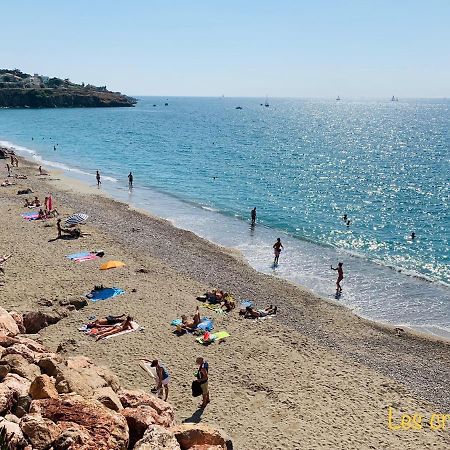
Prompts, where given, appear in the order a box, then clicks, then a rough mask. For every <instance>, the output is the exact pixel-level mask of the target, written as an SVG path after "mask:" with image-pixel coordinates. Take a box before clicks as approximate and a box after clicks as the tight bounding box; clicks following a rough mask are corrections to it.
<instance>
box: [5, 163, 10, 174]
mask: <svg viewBox="0 0 450 450" xmlns="http://www.w3.org/2000/svg"><path fill="white" fill-rule="evenodd" d="M6 168H7V169H8V177H10V176H11V167H9V164H6Z"/></svg>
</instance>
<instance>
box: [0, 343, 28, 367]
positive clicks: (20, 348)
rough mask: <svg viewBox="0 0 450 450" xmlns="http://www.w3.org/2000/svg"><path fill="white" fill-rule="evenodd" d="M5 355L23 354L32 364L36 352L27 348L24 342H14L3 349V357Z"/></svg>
mask: <svg viewBox="0 0 450 450" xmlns="http://www.w3.org/2000/svg"><path fill="white" fill-rule="evenodd" d="M6 355H20V356H23V357H24V358H25V359H26V360H27V361H28V362H29V363H31V364H33V363H34V359H35V357H36V353H35V352H34V351H33V350H31V349H30V348H28V347H27V346H26V345H25V344H20V343H18V344H14V345H11V346H10V347H7V348H5V349H4V350H3V358H4V357H5V356H6Z"/></svg>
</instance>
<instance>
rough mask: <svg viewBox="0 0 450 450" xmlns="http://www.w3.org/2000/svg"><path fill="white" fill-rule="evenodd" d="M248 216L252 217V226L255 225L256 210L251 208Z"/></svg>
mask: <svg viewBox="0 0 450 450" xmlns="http://www.w3.org/2000/svg"><path fill="white" fill-rule="evenodd" d="M250 214H251V217H252V225H255V223H256V208H253V209H252V211H251V213H250Z"/></svg>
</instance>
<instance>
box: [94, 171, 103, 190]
mask: <svg viewBox="0 0 450 450" xmlns="http://www.w3.org/2000/svg"><path fill="white" fill-rule="evenodd" d="M95 178H96V179H97V187H100V185H101V184H102V182H101V181H100V172H99V171H98V170H97V174H96V175H95Z"/></svg>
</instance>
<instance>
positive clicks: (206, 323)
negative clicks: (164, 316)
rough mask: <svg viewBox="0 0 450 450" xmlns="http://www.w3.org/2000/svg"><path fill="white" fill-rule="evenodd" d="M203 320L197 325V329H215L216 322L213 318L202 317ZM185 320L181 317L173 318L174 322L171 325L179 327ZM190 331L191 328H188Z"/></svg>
mask: <svg viewBox="0 0 450 450" xmlns="http://www.w3.org/2000/svg"><path fill="white" fill-rule="evenodd" d="M200 320H201V322H200V323H199V324H198V325H197V327H196V328H195V330H200V331H211V330H213V329H214V323H213V320H212V319H210V318H209V317H202V318H201V319H200ZM182 323H183V322H182V321H181V319H175V320H172V322H170V325H172V326H174V327H178V326H180V325H181V324H182ZM187 331H189V330H187Z"/></svg>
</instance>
